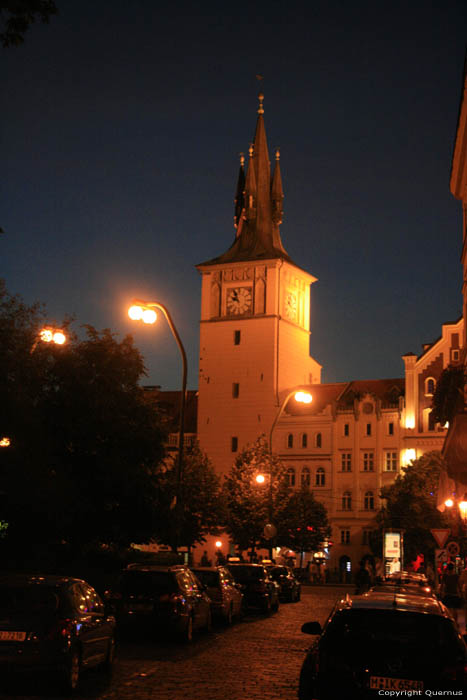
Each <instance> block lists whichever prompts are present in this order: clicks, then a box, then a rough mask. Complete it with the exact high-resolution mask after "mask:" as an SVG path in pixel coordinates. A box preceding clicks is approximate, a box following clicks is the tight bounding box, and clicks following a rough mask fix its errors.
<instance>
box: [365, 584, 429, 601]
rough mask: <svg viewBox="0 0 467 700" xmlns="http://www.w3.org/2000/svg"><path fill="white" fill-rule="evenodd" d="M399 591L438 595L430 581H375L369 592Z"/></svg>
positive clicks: (406, 593) (407, 593)
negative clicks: (429, 583)
mask: <svg viewBox="0 0 467 700" xmlns="http://www.w3.org/2000/svg"><path fill="white" fill-rule="evenodd" d="M385 591H386V592H392V593H399V594H405V595H420V596H429V597H432V598H435V597H436V593H435V591H434V590H433V588H432V587H431V586H429V585H428V583H426V584H425V583H423V581H420V582H419V583H400V582H399V581H397V580H395V581H394V580H386V581H382V582H381V583H375V585H374V586H372V587H371V588H370V590H369V593H384V592H385Z"/></svg>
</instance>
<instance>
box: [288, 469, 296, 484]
mask: <svg viewBox="0 0 467 700" xmlns="http://www.w3.org/2000/svg"><path fill="white" fill-rule="evenodd" d="M286 478H287V484H288V485H289V486H295V469H294V468H293V467H289V468H288V469H287V472H286Z"/></svg>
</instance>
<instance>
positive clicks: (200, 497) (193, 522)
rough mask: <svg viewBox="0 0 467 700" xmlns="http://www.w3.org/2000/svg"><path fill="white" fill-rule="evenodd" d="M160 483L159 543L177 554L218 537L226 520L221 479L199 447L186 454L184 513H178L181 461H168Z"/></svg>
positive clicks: (183, 490) (193, 447)
mask: <svg viewBox="0 0 467 700" xmlns="http://www.w3.org/2000/svg"><path fill="white" fill-rule="evenodd" d="M167 462H168V463H167V464H166V467H165V471H164V474H163V475H162V477H161V478H160V480H159V485H158V489H159V496H158V502H159V508H158V512H157V516H156V522H155V526H154V530H155V531H156V532H157V537H156V539H157V541H158V542H160V543H161V544H168V545H170V547H171V548H172V549H173V550H174V551H176V549H177V547H178V546H179V545H183V546H186V547H188V548H190V547H193V546H194V545H195V544H200V543H202V542H205V541H206V535H207V534H208V533H212V534H215V533H216V531H217V529H218V527H219V522H221V520H222V517H223V500H222V497H221V491H220V479H219V477H218V476H217V474H216V473H215V471H214V469H213V467H212V465H211V463H210V461H209V459H208V458H207V456H206V455H205V454H204V453H202V452H201V450H200V449H199V447H198V445H193V446H192V447H191V448H190V449H188V450H186V451H185V455H184V461H183V474H182V479H181V486H180V511H177V508H176V504H175V496H176V492H177V468H176V462H177V458H176V457H175V458H174V459H170V460H168V461H167Z"/></svg>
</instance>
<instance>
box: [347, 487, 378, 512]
mask: <svg viewBox="0 0 467 700" xmlns="http://www.w3.org/2000/svg"><path fill="white" fill-rule="evenodd" d="M363 508H364V510H374V509H375V495H374V493H373V491H367V492H366V493H365V495H364V496H363ZM341 509H342V510H352V492H351V491H344V493H343V494H342V499H341Z"/></svg>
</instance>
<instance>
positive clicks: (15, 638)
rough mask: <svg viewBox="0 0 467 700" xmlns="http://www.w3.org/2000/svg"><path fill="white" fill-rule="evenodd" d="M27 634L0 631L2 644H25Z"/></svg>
mask: <svg viewBox="0 0 467 700" xmlns="http://www.w3.org/2000/svg"><path fill="white" fill-rule="evenodd" d="M25 639H26V632H10V631H9V630H8V631H7V630H0V642H24V640H25Z"/></svg>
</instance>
